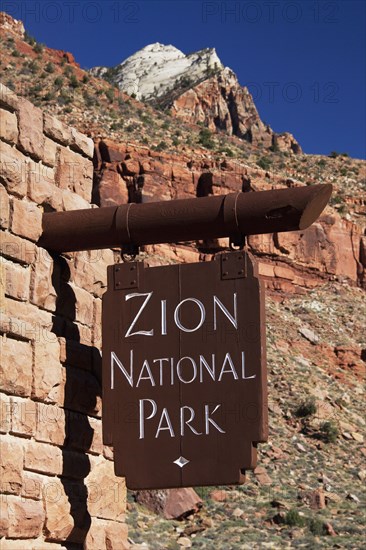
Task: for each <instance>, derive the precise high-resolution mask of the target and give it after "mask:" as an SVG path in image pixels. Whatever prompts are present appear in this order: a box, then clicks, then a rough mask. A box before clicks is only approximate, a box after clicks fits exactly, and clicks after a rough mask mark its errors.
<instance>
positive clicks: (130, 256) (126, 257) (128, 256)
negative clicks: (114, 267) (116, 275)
mask: <svg viewBox="0 0 366 550" xmlns="http://www.w3.org/2000/svg"><path fill="white" fill-rule="evenodd" d="M139 252H140V247H138V246H136V245H134V244H124V245H122V247H121V258H122V261H123V262H125V263H129V262H134V261H135V258H136V256H138V255H139Z"/></svg>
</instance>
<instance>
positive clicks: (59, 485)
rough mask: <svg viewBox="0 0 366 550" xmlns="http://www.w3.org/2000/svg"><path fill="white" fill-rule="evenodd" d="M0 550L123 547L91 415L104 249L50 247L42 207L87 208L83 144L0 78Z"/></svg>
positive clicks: (86, 142) (87, 147)
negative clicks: (53, 250)
mask: <svg viewBox="0 0 366 550" xmlns="http://www.w3.org/2000/svg"><path fill="white" fill-rule="evenodd" d="M0 107H1V113H0V121H1V122H0V160H1V176H0V184H1V185H0V193H1V194H0V201H1V220H0V221H1V229H2V231H1V263H0V267H1V281H2V282H1V294H0V307H1V325H0V329H1V336H0V338H1V367H0V379H1V393H0V397H1V407H0V420H1V426H0V439H1V480H0V482H1V487H0V489H1V493H2V496H1V515H0V518H1V520H0V525H1V528H0V537H1V541H0V546H1V549H4V550H6V549H14V550H21V549H23V548H24V549H27V550H52V549H60V548H68V549H74V548H75V549H77V548H85V549H93V550H102V549H104V548H108V549H113V548H118V550H121V549H122V550H123V549H124V548H127V547H128V544H127V527H126V524H125V515H124V513H125V503H126V489H125V484H124V480H123V479H121V478H117V477H115V476H114V470H113V455H112V451H111V450H110V449H109V448H107V447H103V444H102V425H101V424H102V423H101V412H102V411H101V408H102V403H101V386H100V376H101V355H100V348H101V295H102V293H103V292H104V290H105V286H106V268H107V265H109V264H113V263H114V262H115V260H116V258H114V252H113V251H112V250H104V251H94V252H92V253H91V252H79V253H73V254H67V255H62V256H57V255H54V256H51V255H50V254H49V253H48V252H47V251H46V250H44V249H42V248H40V247H39V246H37V240H38V238H39V236H40V234H41V222H42V212H43V211H52V210H72V209H77V208H92V205H91V204H90V203H91V195H92V181H93V166H92V160H91V159H92V155H93V143H92V141H91V140H90V139H88V138H86V137H85V136H84V135H82V134H80V133H79V132H78V131H76V130H75V129H73V128H69V127H66V126H65V125H64V124H62V123H61V122H59V121H58V120H56V119H55V118H53V117H51V116H49V115H43V113H42V111H41V110H39V109H38V108H36V107H35V106H33V105H32V104H31V103H30V102H29V101H27V100H25V99H22V98H18V97H17V96H15V95H14V94H13V92H11V91H10V90H8V89H7V88H5V87H4V86H1V88H0Z"/></svg>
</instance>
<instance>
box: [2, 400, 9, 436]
mask: <svg viewBox="0 0 366 550" xmlns="http://www.w3.org/2000/svg"><path fill="white" fill-rule="evenodd" d="M10 428H11V402H10V397H9V396H8V395H6V394H5V393H0V433H7V432H8V431H9V430H10Z"/></svg>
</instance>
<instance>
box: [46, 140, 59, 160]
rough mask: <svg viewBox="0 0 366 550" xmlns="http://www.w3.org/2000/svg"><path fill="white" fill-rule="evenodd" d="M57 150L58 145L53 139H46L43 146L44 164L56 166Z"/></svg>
mask: <svg viewBox="0 0 366 550" xmlns="http://www.w3.org/2000/svg"><path fill="white" fill-rule="evenodd" d="M57 150H58V146H57V144H56V143H55V142H54V141H53V140H52V139H49V138H48V137H45V138H44V146H43V162H44V163H45V164H47V165H48V166H55V165H56V157H57Z"/></svg>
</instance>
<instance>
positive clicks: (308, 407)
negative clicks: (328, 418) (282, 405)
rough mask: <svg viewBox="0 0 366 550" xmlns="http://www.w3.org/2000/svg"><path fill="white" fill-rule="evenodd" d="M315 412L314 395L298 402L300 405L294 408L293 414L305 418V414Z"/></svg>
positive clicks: (308, 414)
mask: <svg viewBox="0 0 366 550" xmlns="http://www.w3.org/2000/svg"><path fill="white" fill-rule="evenodd" d="M315 413H316V403H315V399H314V397H310V398H309V399H307V400H306V401H303V402H302V403H300V405H299V406H298V407H297V408H296V410H295V415H296V416H298V417H300V418H305V417H307V416H312V415H313V414H315Z"/></svg>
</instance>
